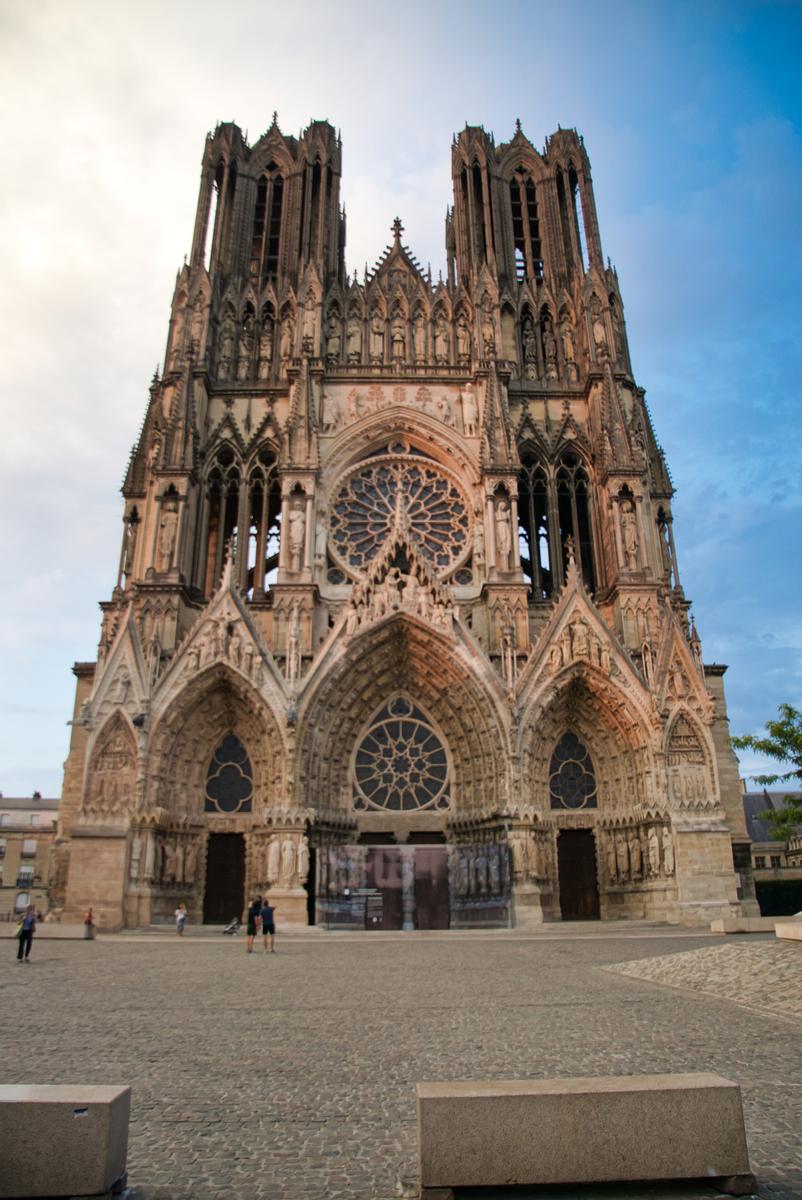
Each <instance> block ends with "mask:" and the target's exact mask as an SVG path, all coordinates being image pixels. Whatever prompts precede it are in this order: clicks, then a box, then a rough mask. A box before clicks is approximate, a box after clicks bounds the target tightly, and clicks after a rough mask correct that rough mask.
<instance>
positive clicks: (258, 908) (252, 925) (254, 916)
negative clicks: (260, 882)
mask: <svg viewBox="0 0 802 1200" xmlns="http://www.w3.org/2000/svg"><path fill="white" fill-rule="evenodd" d="M261 913H262V897H261V896H257V897H256V899H255V900H254V901H253V902H252V903H251V907H250V908H249V909H248V940H247V942H246V943H245V944H246V946H247V948H248V953H249V954H252V953H253V939H254V938H255V937H256V932H257V929H258V927H259V920H260V918H261Z"/></svg>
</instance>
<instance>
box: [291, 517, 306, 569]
mask: <svg viewBox="0 0 802 1200" xmlns="http://www.w3.org/2000/svg"><path fill="white" fill-rule="evenodd" d="M305 536H306V514H305V513H304V509H303V505H302V504H293V505H292V507H291V508H290V512H289V518H288V521H287V549H288V551H289V556H290V570H291V571H300V569H301V567H302V566H303V559H304V538H305Z"/></svg>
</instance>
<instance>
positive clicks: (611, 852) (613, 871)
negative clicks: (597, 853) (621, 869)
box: [605, 833, 618, 883]
mask: <svg viewBox="0 0 802 1200" xmlns="http://www.w3.org/2000/svg"><path fill="white" fill-rule="evenodd" d="M605 851H606V854H607V874H608V876H609V878H610V882H611V883H615V881H616V879H617V877H618V869H617V864H616V858H615V836H614V835H613V834H612V833H608V834H607V840H606V842H605Z"/></svg>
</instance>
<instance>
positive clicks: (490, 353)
mask: <svg viewBox="0 0 802 1200" xmlns="http://www.w3.org/2000/svg"><path fill="white" fill-rule="evenodd" d="M482 350H483V352H484V356H485V358H494V357H495V353H496V327H495V323H494V321H493V308H492V305H491V302H490V297H489V296H485V298H484V301H483V302H482Z"/></svg>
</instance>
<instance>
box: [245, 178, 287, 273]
mask: <svg viewBox="0 0 802 1200" xmlns="http://www.w3.org/2000/svg"><path fill="white" fill-rule="evenodd" d="M283 198H284V179H283V177H282V175H281V172H280V171H279V168H278V167H277V166H276V164H275V163H274V162H270V163H268V165H267V167H266V168H265V173H264V174H263V175H262V176H261V178H260V180H259V183H258V184H257V187H256V207H255V209H254V216H253V236H252V238H251V271H252V272H253V273H254V274H256V275H259V276H260V277H261V278H262V279H266V278H269V277H275V275H276V274H277V273H278V261H279V244H280V239H281V208H282V202H283Z"/></svg>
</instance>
